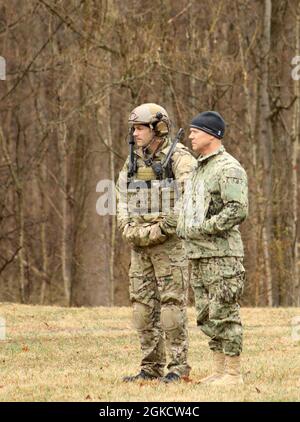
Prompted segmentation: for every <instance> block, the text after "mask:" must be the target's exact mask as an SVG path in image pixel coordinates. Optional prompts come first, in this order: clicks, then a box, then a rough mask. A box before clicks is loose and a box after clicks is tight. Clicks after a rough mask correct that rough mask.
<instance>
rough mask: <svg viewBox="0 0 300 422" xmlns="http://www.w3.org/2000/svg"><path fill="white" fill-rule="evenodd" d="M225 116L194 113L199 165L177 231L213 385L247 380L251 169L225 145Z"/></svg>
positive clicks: (193, 131)
mask: <svg viewBox="0 0 300 422" xmlns="http://www.w3.org/2000/svg"><path fill="white" fill-rule="evenodd" d="M224 132H225V122H224V120H223V118H222V117H221V116H220V114H219V113H217V112H216V111H205V112H203V113H200V114H198V115H197V116H195V117H194V118H193V119H192V121H191V124H190V136H189V139H190V140H191V144H192V149H193V151H194V152H195V153H196V154H197V156H198V160H197V161H198V166H197V167H196V168H195V170H194V171H193V173H192V178H191V189H190V191H189V192H188V191H186V192H185V196H184V200H183V201H182V204H183V205H182V209H181V211H180V214H179V218H178V222H177V234H178V236H179V237H180V238H182V239H184V240H185V250H186V253H187V256H188V258H189V260H190V263H191V285H192V287H193V290H194V294H195V305H196V314H197V325H198V326H199V327H200V328H201V330H202V332H203V333H204V334H206V335H207V336H208V337H209V338H210V339H209V347H210V349H211V351H212V359H213V362H214V365H213V373H212V374H210V375H209V376H206V377H204V378H202V379H201V380H200V382H201V383H202V384H211V385H213V386H220V387H221V386H222V387H225V386H230V385H231V386H236V387H237V388H239V386H240V385H242V384H243V377H242V374H241V369H240V355H241V353H242V344H243V327H242V322H241V319H240V313H239V299H240V297H241V295H242V292H243V287H244V275H245V270H244V267H243V256H244V249H243V242H242V239H241V235H240V232H239V228H238V226H239V224H240V223H242V222H243V221H244V220H245V218H246V217H247V213H248V189H247V175H246V172H245V170H244V169H243V167H242V166H241V164H240V163H239V162H238V161H237V160H236V159H235V158H234V157H232V156H231V155H230V154H228V152H226V150H225V148H224V146H223V145H222V138H223V137H224Z"/></svg>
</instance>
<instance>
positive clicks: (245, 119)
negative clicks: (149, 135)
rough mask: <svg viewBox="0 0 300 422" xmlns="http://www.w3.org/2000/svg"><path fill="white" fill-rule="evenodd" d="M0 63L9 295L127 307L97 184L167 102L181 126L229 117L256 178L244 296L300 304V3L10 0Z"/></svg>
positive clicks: (0, 254)
mask: <svg viewBox="0 0 300 422" xmlns="http://www.w3.org/2000/svg"><path fill="white" fill-rule="evenodd" d="M0 56H1V57H2V58H4V59H5V61H6V79H3V80H0V158H1V160H0V180H1V184H0V287H1V288H0V301H14V302H22V303H34V304H35V303H36V304H61V305H65V306H69V305H72V306H83V305H84V306H89V305H90V306H97V305H113V304H114V305H125V304H128V293H127V287H128V276H127V271H128V264H129V247H128V245H127V244H125V243H124V242H123V240H122V238H121V236H120V233H119V232H118V231H117V230H116V222H115V217H114V216H109V215H107V216H100V215H98V214H97V212H96V203H97V200H98V198H99V195H100V193H99V192H97V191H96V186H97V183H98V182H99V181H100V180H102V179H111V180H116V178H117V176H118V172H119V170H120V168H121V166H122V164H123V161H124V160H125V158H126V155H127V151H128V146H127V139H126V137H127V130H128V129H127V119H128V115H129V113H130V111H131V109H132V108H134V107H135V106H136V105H139V104H140V103H143V102H157V103H159V104H161V105H162V106H164V107H165V108H166V109H167V110H168V112H169V114H170V116H171V118H172V122H173V132H174V133H175V131H176V130H177V129H178V128H179V127H183V128H185V129H186V131H187V132H186V133H188V125H189V121H190V120H191V118H192V117H193V116H194V115H195V114H197V113H199V112H201V111H204V110H217V111H219V112H220V113H221V114H222V115H223V116H224V118H225V120H226V122H227V123H228V129H227V133H226V137H225V140H224V144H225V147H226V149H227V150H228V151H229V152H230V153H232V154H233V155H234V156H235V157H236V158H237V159H238V160H239V161H240V162H241V163H242V164H243V166H244V167H245V168H246V170H247V173H248V177H249V188H250V189H249V200H250V215H249V218H248V220H247V221H246V222H245V223H244V224H243V225H242V227H241V231H242V234H243V239H244V242H245V248H246V258H245V266H246V269H247V284H246V290H245V294H244V304H245V305H248V306H250V305H254V306H291V305H298V306H299V305H300V284H299V262H300V259H299V253H300V243H299V230H300V227H299V217H300V198H299V189H298V184H299V183H298V179H299V136H300V81H299V78H300V66H299V63H300V57H299V58H298V59H297V57H296V56H300V2H299V1H298V0H205V1H204V0H123V1H121V0H69V1H67V0H28V1H22V0H2V1H1V5H0ZM2 62H3V60H2ZM297 64H298V69H297ZM297 79H298V80H297ZM185 144H186V145H187V146H188V145H189V143H188V139H187V136H186V138H185Z"/></svg>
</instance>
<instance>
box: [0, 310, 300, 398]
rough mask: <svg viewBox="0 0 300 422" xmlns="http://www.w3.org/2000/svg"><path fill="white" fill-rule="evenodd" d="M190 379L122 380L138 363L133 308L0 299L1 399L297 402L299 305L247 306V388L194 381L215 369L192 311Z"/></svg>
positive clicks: (299, 370) (245, 375)
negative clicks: (2, 329) (1, 322)
mask: <svg viewBox="0 0 300 422" xmlns="http://www.w3.org/2000/svg"><path fill="white" fill-rule="evenodd" d="M188 313H189V327H190V355H189V360H190V365H191V366H192V372H191V375H190V379H189V380H186V381H182V382H180V383H178V384H176V385H165V384H162V383H159V382H158V381H151V382H141V383H137V384H124V383H122V382H121V378H122V376H124V375H127V374H135V373H136V372H137V371H138V370H139V360H140V353H139V341H138V338H137V335H136V333H135V331H134V330H133V329H132V326H131V309H130V308H126V307H123V308H104V307H101V308H80V309H77V308H71V309H70V308H59V307H39V306H25V305H15V304H0V317H4V318H5V319H6V325H7V329H6V332H7V335H6V340H2V341H1V340H0V401H194V402H195V401H196V402H197V401H299V399H300V384H299V378H300V343H299V342H297V341H295V340H293V339H292V337H291V319H292V317H294V316H298V315H300V309H299V308H298V309H297V308H277V309H266V308H264V309H262V308H260V309H257V308H254V309H250V308H246V309H242V318H243V322H244V326H245V337H244V353H243V372H244V378H245V386H244V388H240V387H239V388H238V390H237V391H235V390H232V389H229V390H227V391H222V390H221V391H220V389H217V388H216V387H215V388H212V387H204V386H201V385H199V384H197V382H198V380H199V379H200V378H201V377H203V376H205V375H207V374H208V373H209V372H210V369H211V361H210V356H209V350H208V346H207V338H206V337H205V336H204V335H203V334H202V333H201V332H200V331H199V330H198V329H197V327H196V324H195V313H194V309H192V308H190V309H189V311H188Z"/></svg>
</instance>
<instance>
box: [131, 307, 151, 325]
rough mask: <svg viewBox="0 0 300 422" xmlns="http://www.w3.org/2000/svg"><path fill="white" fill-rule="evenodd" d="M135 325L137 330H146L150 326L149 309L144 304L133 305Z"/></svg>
mask: <svg viewBox="0 0 300 422" xmlns="http://www.w3.org/2000/svg"><path fill="white" fill-rule="evenodd" d="M133 325H134V327H135V328H136V329H137V330H145V329H146V328H147V326H148V325H149V307H148V306H147V305H144V304H143V303H139V302H134V304H133Z"/></svg>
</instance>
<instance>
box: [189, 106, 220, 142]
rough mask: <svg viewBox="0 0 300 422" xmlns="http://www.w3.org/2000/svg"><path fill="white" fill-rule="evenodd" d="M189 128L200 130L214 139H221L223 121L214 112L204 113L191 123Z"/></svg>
mask: <svg viewBox="0 0 300 422" xmlns="http://www.w3.org/2000/svg"><path fill="white" fill-rule="evenodd" d="M190 127H194V128H195V129H201V130H203V131H204V132H206V133H209V134H210V135H213V136H214V137H215V138H218V139H222V138H223V137H224V133H225V121H224V119H223V117H222V116H221V115H220V114H219V113H217V112H216V111H204V112H203V113H200V114H198V115H197V116H196V117H194V118H193V120H192V121H191V124H190Z"/></svg>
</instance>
